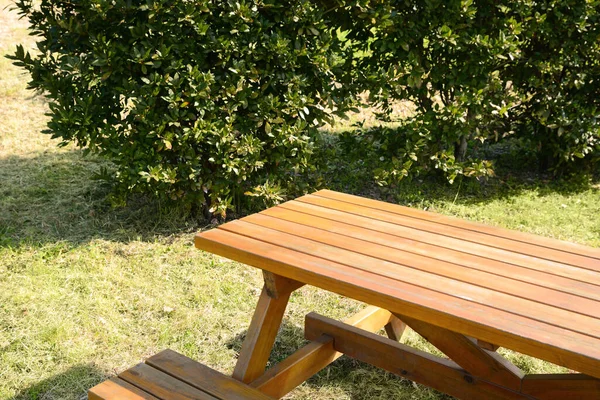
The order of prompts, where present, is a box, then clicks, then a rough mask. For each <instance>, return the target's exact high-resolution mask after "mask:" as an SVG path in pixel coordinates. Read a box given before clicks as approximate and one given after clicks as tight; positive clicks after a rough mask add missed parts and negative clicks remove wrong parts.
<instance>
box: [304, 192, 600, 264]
mask: <svg viewBox="0 0 600 400" xmlns="http://www.w3.org/2000/svg"><path fill="white" fill-rule="evenodd" d="M296 201H298V202H303V203H309V204H313V205H319V206H322V207H326V208H330V209H334V210H338V211H343V212H346V213H350V214H356V215H361V216H365V217H370V218H375V219H379V220H382V221H389V222H393V223H394V224H396V225H400V226H407V227H411V228H415V229H418V230H421V231H424V232H430V233H437V234H442V235H445V236H449V237H454V238H458V239H461V240H466V241H470V242H473V243H479V244H484V245H487V246H490V247H495V248H499V249H504V250H509V251H511V252H514V253H520V254H524V255H529V256H533V257H536V258H540V259H546V260H550V261H555V262H559V263H564V264H569V265H573V266H576V267H580V268H584V269H588V270H590V271H594V272H600V263H599V260H598V259H597V258H592V257H586V256H582V255H579V254H573V253H568V252H562V251H559V250H554V249H551V248H547V247H540V246H535V245H531V244H528V243H523V242H518V241H514V240H510V239H505V238H502V237H498V236H491V235H485V234H481V233H478V232H474V231H471V230H468V229H457V228H454V227H452V226H448V225H444V224H438V223H435V222H431V221H426V220H422V219H415V218H410V217H406V216H403V215H400V214H395V213H391V212H387V211H383V210H381V209H375V208H370V207H365V206H361V205H356V204H352V203H347V202H343V201H339V200H333V199H328V198H325V197H319V196H314V195H306V196H302V197H299V198H298V199H296Z"/></svg>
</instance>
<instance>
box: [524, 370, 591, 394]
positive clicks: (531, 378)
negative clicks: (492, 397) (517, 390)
mask: <svg viewBox="0 0 600 400" xmlns="http://www.w3.org/2000/svg"><path fill="white" fill-rule="evenodd" d="M522 392H523V393H525V394H528V395H531V396H534V397H535V398H536V399H539V400H598V399H600V379H596V378H592V377H589V376H586V375H581V374H539V375H527V376H525V378H524V379H523V388H522Z"/></svg>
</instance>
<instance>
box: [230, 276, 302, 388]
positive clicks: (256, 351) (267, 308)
mask: <svg viewBox="0 0 600 400" xmlns="http://www.w3.org/2000/svg"><path fill="white" fill-rule="evenodd" d="M290 293H291V292H288V293H287V294H281V293H279V295H278V297H277V298H273V297H271V296H269V293H268V291H267V285H265V287H264V288H263V290H262V292H261V294H260V298H259V299H258V304H257V306H256V310H255V311H254V316H253V317H252V322H250V327H249V328H248V333H247V334H246V339H244V343H243V344H242V349H241V351H240V355H239V358H238V361H237V363H236V365H235V369H234V371H233V377H234V378H235V379H237V380H239V381H242V382H244V383H250V382H252V381H253V380H255V379H256V378H258V377H259V376H261V375H262V374H263V373H264V372H265V367H266V365H267V361H269V356H270V355H271V350H272V348H273V343H275V337H276V336H277V332H278V331H279V327H280V325H281V320H282V319H283V313H284V312H285V308H286V306H287V303H288V300H289V298H290Z"/></svg>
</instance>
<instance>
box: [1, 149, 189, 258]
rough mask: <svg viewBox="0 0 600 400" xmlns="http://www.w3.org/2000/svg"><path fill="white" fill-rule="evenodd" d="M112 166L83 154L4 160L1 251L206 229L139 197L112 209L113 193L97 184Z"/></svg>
mask: <svg viewBox="0 0 600 400" xmlns="http://www.w3.org/2000/svg"><path fill="white" fill-rule="evenodd" d="M107 165H108V164H107V162H106V161H104V160H102V159H98V158H95V157H83V156H82V153H81V151H79V150H71V151H64V150H61V151H54V150H52V151H47V152H45V153H43V154H40V155H38V156H35V157H18V156H11V157H7V158H3V159H0V181H1V182H2V185H0V247H7V246H11V247H18V246H22V245H28V246H41V245H43V244H46V243H56V242H59V241H61V242H66V243H67V244H72V245H79V244H82V243H85V242H87V241H90V240H93V239H106V240H111V241H130V240H132V239H135V240H143V241H145V240H154V239H155V238H156V237H157V236H169V235H172V234H176V233H182V232H190V233H191V232H194V231H197V230H199V229H200V228H201V225H200V223H199V221H197V220H194V219H192V218H189V217H187V216H186V215H185V213H184V212H183V210H181V209H180V208H177V207H173V206H172V205H164V204H161V203H160V202H159V201H156V200H154V199H149V198H145V197H141V196H137V197H135V198H133V199H132V200H131V201H130V203H129V204H128V205H127V206H126V207H122V208H114V207H112V206H111V205H110V202H109V201H108V195H109V193H110V187H109V186H108V185H107V184H106V183H104V182H101V181H98V180H95V179H94V176H95V175H96V174H97V173H98V171H99V170H100V168H101V167H104V166H107Z"/></svg>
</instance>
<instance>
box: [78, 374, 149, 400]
mask: <svg viewBox="0 0 600 400" xmlns="http://www.w3.org/2000/svg"><path fill="white" fill-rule="evenodd" d="M115 399H119V400H159V399H158V398H156V397H154V396H152V395H151V394H150V393H147V392H144V391H143V390H141V389H139V388H137V387H135V386H133V385H132V384H130V383H127V382H125V381H124V380H122V379H119V378H111V379H109V380H107V381H104V382H102V383H100V384H98V385H96V386H94V387H93V388H91V389H90V390H89V391H88V400H115Z"/></svg>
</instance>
